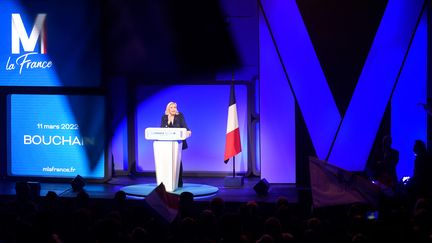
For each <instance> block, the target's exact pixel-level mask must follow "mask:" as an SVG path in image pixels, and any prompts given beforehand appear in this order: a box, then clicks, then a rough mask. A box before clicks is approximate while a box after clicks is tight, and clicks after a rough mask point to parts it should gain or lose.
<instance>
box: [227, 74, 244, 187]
mask: <svg viewBox="0 0 432 243" xmlns="http://www.w3.org/2000/svg"><path fill="white" fill-rule="evenodd" d="M234 90H235V87H234V70H233V72H232V76H231V87H230V102H229V104H230V105H229V108H228V122H227V141H226V144H225V163H226V162H228V161H229V159H230V158H232V163H233V164H232V177H231V176H226V177H225V180H224V186H225V187H241V186H243V176H236V171H235V168H236V167H235V156H236V154H238V153H239V152H241V144H240V132H239V129H238V117H237V106H236V100H235V91H234ZM228 134H230V135H228Z"/></svg>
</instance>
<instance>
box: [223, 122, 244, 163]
mask: <svg viewBox="0 0 432 243" xmlns="http://www.w3.org/2000/svg"><path fill="white" fill-rule="evenodd" d="M240 152H241V144H240V130H239V129H238V128H237V129H234V130H232V131H231V132H229V133H227V135H226V143H225V156H224V161H225V163H227V162H228V160H229V159H230V158H231V157H233V156H235V155H236V154H238V153H240Z"/></svg>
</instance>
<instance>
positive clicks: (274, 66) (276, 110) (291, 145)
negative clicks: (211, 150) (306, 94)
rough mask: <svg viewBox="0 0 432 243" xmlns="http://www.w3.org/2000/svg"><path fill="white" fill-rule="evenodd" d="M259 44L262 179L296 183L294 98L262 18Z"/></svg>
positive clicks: (272, 181) (273, 181)
mask: <svg viewBox="0 0 432 243" xmlns="http://www.w3.org/2000/svg"><path fill="white" fill-rule="evenodd" d="M260 17H261V18H262V17H263V16H262V15H260ZM260 45H261V48H260V50H261V51H260V59H261V63H260V106H259V107H260V144H261V146H260V149H261V158H260V160H261V178H266V179H267V180H268V181H269V182H271V183H294V182H295V181H296V173H295V172H296V153H295V152H296V151H295V148H296V146H295V122H293V121H294V120H295V103H294V97H293V95H292V92H291V90H290V89H289V85H288V81H287V80H286V77H285V75H284V72H283V69H282V67H281V64H280V61H279V59H278V56H277V53H276V51H275V47H274V45H273V43H272V40H271V37H270V33H269V31H268V28H267V26H265V22H264V21H263V20H261V21H260Z"/></svg>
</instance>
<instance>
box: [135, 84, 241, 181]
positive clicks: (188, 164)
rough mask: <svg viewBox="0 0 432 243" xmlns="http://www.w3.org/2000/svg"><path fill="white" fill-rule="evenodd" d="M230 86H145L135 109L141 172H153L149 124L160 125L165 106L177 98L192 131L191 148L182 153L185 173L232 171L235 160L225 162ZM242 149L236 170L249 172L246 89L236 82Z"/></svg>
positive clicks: (138, 92) (137, 167)
mask: <svg viewBox="0 0 432 243" xmlns="http://www.w3.org/2000/svg"><path fill="white" fill-rule="evenodd" d="M229 90H230V86H229V85H174V86H142V87H140V88H139V90H138V91H137V97H145V98H143V99H142V100H141V101H140V103H139V105H138V107H137V110H136V138H137V143H136V148H137V156H136V157H137V163H136V165H137V166H136V169H137V171H138V172H153V171H154V157H153V142H152V141H148V140H145V138H144V130H145V128H147V127H159V126H160V122H161V118H162V115H163V114H164V112H165V107H166V105H167V104H168V102H170V101H175V102H176V103H177V105H178V110H179V111H180V112H182V113H183V114H184V115H185V118H186V122H187V124H188V126H189V128H190V129H191V130H192V136H191V137H190V138H188V139H187V143H188V146H189V148H188V149H187V150H184V151H183V152H182V160H183V162H184V163H183V169H184V171H185V172H224V173H225V172H230V171H232V162H231V160H230V162H229V163H228V164H225V163H224V162H223V155H224V149H225V134H226V125H227V124H226V123H227V117H228V104H229V103H228V102H229ZM236 101H237V112H238V118H239V129H240V137H241V142H242V152H241V153H240V154H239V155H237V156H236V171H237V172H246V171H247V161H248V147H247V144H248V141H247V137H248V136H247V131H248V130H247V123H246V121H247V120H246V117H247V116H246V114H247V89H246V86H244V85H236Z"/></svg>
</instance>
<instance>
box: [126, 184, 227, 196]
mask: <svg viewBox="0 0 432 243" xmlns="http://www.w3.org/2000/svg"><path fill="white" fill-rule="evenodd" d="M155 188H156V183H150V184H136V185H130V186H124V187H122V188H120V190H122V191H124V192H125V193H126V195H130V196H136V197H146V196H148V194H150V192H152V191H153V190H154V189H155ZM218 191H219V188H217V187H214V186H209V185H204V184H193V183H184V184H183V187H179V188H177V189H176V190H175V191H174V192H171V193H173V194H177V195H180V194H181V193H182V192H191V193H192V194H193V195H194V197H204V196H212V195H214V194H216V193H217V192H218Z"/></svg>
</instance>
